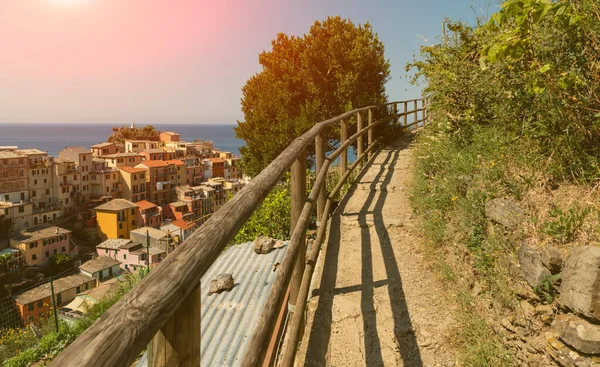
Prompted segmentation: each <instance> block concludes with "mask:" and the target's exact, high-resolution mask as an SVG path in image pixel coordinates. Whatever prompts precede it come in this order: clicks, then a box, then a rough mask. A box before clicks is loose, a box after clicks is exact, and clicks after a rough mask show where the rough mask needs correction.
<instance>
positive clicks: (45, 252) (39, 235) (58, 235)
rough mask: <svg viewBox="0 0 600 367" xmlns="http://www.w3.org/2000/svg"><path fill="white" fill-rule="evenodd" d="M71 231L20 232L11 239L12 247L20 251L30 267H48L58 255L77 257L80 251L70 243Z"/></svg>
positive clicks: (46, 229)
mask: <svg viewBox="0 0 600 367" xmlns="http://www.w3.org/2000/svg"><path fill="white" fill-rule="evenodd" d="M70 234H71V231H69V230H67V229H64V228H60V227H48V228H44V229H40V230H37V231H32V232H19V233H18V234H16V235H14V236H12V237H11V239H10V246H11V247H12V248H14V249H17V250H20V251H21V253H22V254H23V257H24V260H25V263H26V264H27V265H29V266H34V265H40V266H43V265H47V264H48V262H49V261H50V259H51V258H52V257H54V256H55V255H57V254H63V255H68V256H70V257H75V256H77V255H78V253H79V249H78V248H77V246H75V245H74V244H73V243H72V242H71V241H70V238H69V236H70Z"/></svg>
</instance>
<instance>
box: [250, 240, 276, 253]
mask: <svg viewBox="0 0 600 367" xmlns="http://www.w3.org/2000/svg"><path fill="white" fill-rule="evenodd" d="M276 244H277V241H276V240H275V239H273V238H271V237H267V236H260V237H257V238H256V239H255V240H254V252H256V253H257V254H268V253H269V251H271V250H272V249H273V247H275V245H276Z"/></svg>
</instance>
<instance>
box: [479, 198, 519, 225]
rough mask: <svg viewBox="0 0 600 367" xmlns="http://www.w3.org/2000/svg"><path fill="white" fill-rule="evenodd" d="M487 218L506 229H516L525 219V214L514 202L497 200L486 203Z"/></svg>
mask: <svg viewBox="0 0 600 367" xmlns="http://www.w3.org/2000/svg"><path fill="white" fill-rule="evenodd" d="M485 216H486V217H488V218H489V219H491V220H493V221H494V222H497V223H500V224H502V225H503V226H505V227H506V228H509V229H514V228H515V227H516V226H517V225H518V224H520V223H521V222H522V221H523V219H524V218H525V212H524V211H523V209H521V207H519V205H517V203H515V202H514V201H512V200H508V199H503V198H496V199H492V200H490V201H488V202H487V203H485Z"/></svg>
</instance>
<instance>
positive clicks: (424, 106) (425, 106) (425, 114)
mask: <svg viewBox="0 0 600 367" xmlns="http://www.w3.org/2000/svg"><path fill="white" fill-rule="evenodd" d="M426 119H427V99H425V98H423V120H426ZM425 122H426V121H423V123H425Z"/></svg>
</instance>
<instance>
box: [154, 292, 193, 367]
mask: <svg viewBox="0 0 600 367" xmlns="http://www.w3.org/2000/svg"><path fill="white" fill-rule="evenodd" d="M148 355H149V358H150V360H149V363H148V366H151V367H164V366H185V367H187V366H189V367H192V366H194V367H196V366H200V283H198V285H197V286H196V287H195V288H194V290H193V291H192V293H190V295H189V296H188V297H187V298H186V299H185V300H184V301H183V303H182V304H181V305H180V306H179V308H178V309H177V311H175V314H174V315H173V316H172V317H171V319H170V320H169V321H167V323H166V324H165V325H164V326H163V327H162V329H160V330H159V331H158V332H157V333H156V335H155V336H154V338H153V339H152V342H151V344H150V347H149V353H148Z"/></svg>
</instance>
